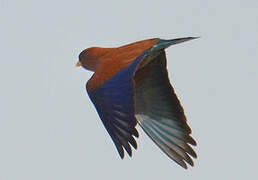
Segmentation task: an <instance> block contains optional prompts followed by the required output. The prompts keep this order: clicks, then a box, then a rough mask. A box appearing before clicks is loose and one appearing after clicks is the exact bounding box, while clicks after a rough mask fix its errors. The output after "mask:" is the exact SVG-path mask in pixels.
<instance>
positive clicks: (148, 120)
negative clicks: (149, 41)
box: [134, 50, 196, 168]
mask: <svg viewBox="0 0 258 180" xmlns="http://www.w3.org/2000/svg"><path fill="white" fill-rule="evenodd" d="M134 81H135V114H136V119H137V121H138V122H139V124H140V126H141V127H142V128H143V130H144V131H145V132H146V133H147V134H148V136H149V137H150V138H151V139H152V140H153V141H154V142H155V143H156V144H157V145H158V146H159V147H160V148H161V149H162V150H163V151H164V152H165V153H166V154H167V155H168V156H169V157H170V158H171V159H173V160H174V161H175V162H177V163H178V164H179V165H181V166H182V167H184V168H187V166H186V163H185V162H184V161H186V162H187V163H188V164H190V165H192V166H193V161H192V159H191V158H190V156H189V155H191V156H192V157H194V158H196V153H195V152H194V150H193V149H192V148H191V146H189V144H191V145H196V142H195V141H194V139H193V138H192V137H191V136H190V133H191V129H190V127H189V126H188V125H187V122H186V117H185V115H184V110H183V107H182V106H181V104H180V102H179V100H178V98H177V96H176V94H175V91H174V89H173V87H172V86H171V84H170V82H169V78H168V72H167V68H166V55H165V51H164V50H163V51H162V52H161V54H160V55H158V56H157V57H156V58H154V59H153V60H152V61H151V62H150V63H149V64H148V65H146V66H145V67H143V68H141V69H139V70H137V72H136V73H135V76H134Z"/></svg>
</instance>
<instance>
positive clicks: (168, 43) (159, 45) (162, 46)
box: [152, 37, 200, 51]
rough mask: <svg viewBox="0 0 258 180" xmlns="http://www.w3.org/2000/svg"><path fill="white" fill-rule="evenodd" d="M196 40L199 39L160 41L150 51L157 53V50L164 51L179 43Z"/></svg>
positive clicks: (186, 38)
mask: <svg viewBox="0 0 258 180" xmlns="http://www.w3.org/2000/svg"><path fill="white" fill-rule="evenodd" d="M197 38H200V37H185V38H177V39H169V40H165V39H160V40H159V41H158V42H157V43H156V44H155V45H154V46H153V47H152V51H158V50H161V49H166V48H168V47H169V46H171V45H175V44H179V43H182V42H186V41H190V40H193V39H197Z"/></svg>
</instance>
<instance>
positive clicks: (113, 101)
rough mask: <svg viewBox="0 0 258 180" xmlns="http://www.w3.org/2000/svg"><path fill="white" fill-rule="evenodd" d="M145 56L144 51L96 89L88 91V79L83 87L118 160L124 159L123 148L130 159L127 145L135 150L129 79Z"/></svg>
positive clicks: (133, 112)
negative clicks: (115, 150) (119, 158)
mask: <svg viewBox="0 0 258 180" xmlns="http://www.w3.org/2000/svg"><path fill="white" fill-rule="evenodd" d="M146 54H148V51H144V52H143V53H142V54H141V55H140V56H138V57H137V58H136V59H135V60H134V61H133V62H132V63H131V64H130V65H129V66H127V67H126V68H124V69H123V70H121V71H119V72H117V73H116V74H115V75H114V76H113V77H112V78H111V79H109V80H108V81H106V82H105V83H104V84H102V85H101V86H100V87H98V88H97V89H94V90H91V88H90V84H92V83H93V84H94V82H91V81H93V80H92V79H90V80H89V81H88V82H87V85H86V88H87V92H88V94H89V96H90V99H91V101H92V102H93V104H94V105H95V107H96V110H97V111H98V114H99V116H100V118H101V120H102V122H103V124H104V126H105V128H106V129H107V131H108V133H109V135H110V136H111V138H112V140H113V142H114V144H115V146H116V148H117V151H118V152H119V155H120V157H121V158H123V157H124V149H125V150H126V151H127V153H128V154H129V155H130V156H131V155H132V150H131V146H133V147H134V148H135V149H136V148H137V144H136V141H135V139H134V137H133V136H135V137H138V132H137V130H136V129H135V126H136V124H137V121H136V119H135V116H134V115H135V111H134V99H133V93H134V90H133V89H134V87H133V76H134V73H135V70H136V68H137V65H138V64H139V62H140V61H141V60H142V59H144V57H145V55H146ZM130 145H131V146H130ZM123 148H124V149H123Z"/></svg>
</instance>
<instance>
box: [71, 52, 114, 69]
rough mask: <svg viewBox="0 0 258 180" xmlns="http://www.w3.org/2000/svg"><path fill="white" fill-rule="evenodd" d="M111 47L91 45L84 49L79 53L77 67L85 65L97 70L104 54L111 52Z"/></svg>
mask: <svg viewBox="0 0 258 180" xmlns="http://www.w3.org/2000/svg"><path fill="white" fill-rule="evenodd" d="M110 49H111V48H100V47H91V48H88V49H85V50H83V51H82V52H81V53H80V55H79V61H78V62H77V64H76V66H77V67H80V66H82V67H84V68H85V69H87V70H90V71H93V72H95V71H96V68H97V66H98V64H99V62H100V61H101V58H102V56H103V55H105V54H106V53H107V52H109V50H110Z"/></svg>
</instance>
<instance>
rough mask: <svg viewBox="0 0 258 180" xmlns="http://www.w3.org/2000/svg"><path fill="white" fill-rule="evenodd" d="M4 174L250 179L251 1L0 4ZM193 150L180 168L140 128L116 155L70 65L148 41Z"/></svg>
mask: <svg viewBox="0 0 258 180" xmlns="http://www.w3.org/2000/svg"><path fill="white" fill-rule="evenodd" d="M0 8H1V9H0V49H1V53H0V63H1V64H0V82H1V95H0V109H1V115H0V117H1V118H0V180H17V179H19V180H35V179H37V180H46V179H47V180H57V179H62V180H70V179H76V180H85V179H93V180H95V179H96V180H97V179H104V178H105V179H112V180H115V179H123V180H129V179H132V178H133V179H148V180H157V179H162V180H171V179H180V180H184V179H200V180H202V179H205V180H206V179H209V180H217V179H222V180H224V179H225V180H228V179H235V180H238V179H239V180H242V179H256V178H257V160H258V155H257V152H258V144H257V137H258V131H257V126H258V115H257V107H258V23H257V20H258V11H257V9H258V1H257V0H246V1H240V0H228V1H222V0H217V1H207V0H206V1H205V0H196V1H174V0H167V1H149V0H148V1H147V0H146V1H139V0H130V1H111V0H110V1H89V0H80V1H78V0H74V1H64V0H62V1H53V0H51V1H50V0H44V1H35V0H23V1H21V0H0ZM185 36H201V37H202V38H201V39H198V40H194V41H190V42H187V43H183V44H180V45H177V46H174V47H171V48H169V49H167V57H168V68H169V73H170V78H171V82H172V83H173V85H174V87H175V89H176V92H177V94H178V96H179V97H180V100H181V102H182V104H183V106H184V108H185V111H186V115H187V117H188V121H189V124H190V125H191V127H192V130H193V137H194V138H195V139H196V140H197V142H198V146H197V148H195V150H196V151H197V153H198V159H197V160H195V167H194V168H189V169H188V170H184V169H183V168H181V167H179V166H178V165H176V164H175V163H174V162H173V161H171V160H170V159H169V158H168V157H167V156H166V155H165V154H164V153H162V152H161V151H160V149H158V147H156V146H155V145H154V143H153V142H152V141H151V140H150V139H149V138H148V137H147V136H146V135H145V134H144V133H143V131H142V130H141V129H140V128H139V127H138V129H139V131H140V138H139V139H138V150H137V151H134V152H133V157H132V158H129V157H128V156H126V157H125V159H124V160H120V158H119V156H118V154H117V152H116V149H115V147H114V145H113V143H112V141H111V139H110V137H109V135H108V134H107V132H106V130H105V129H104V126H103V125H102V122H101V120H100V119H99V117H98V115H97V113H96V110H95V108H94V106H93V105H92V103H91V102H90V100H89V98H88V95H87V94H86V90H85V83H86V81H87V80H88V79H89V78H90V76H91V75H92V74H91V72H88V71H85V70H84V69H78V68H75V63H76V62H77V58H78V54H79V53H80V51H81V50H83V49H84V48H87V47H90V46H104V47H108V46H119V45H123V44H126V43H131V42H134V41H137V40H142V39H146V38H152V37H160V38H177V37H185Z"/></svg>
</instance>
